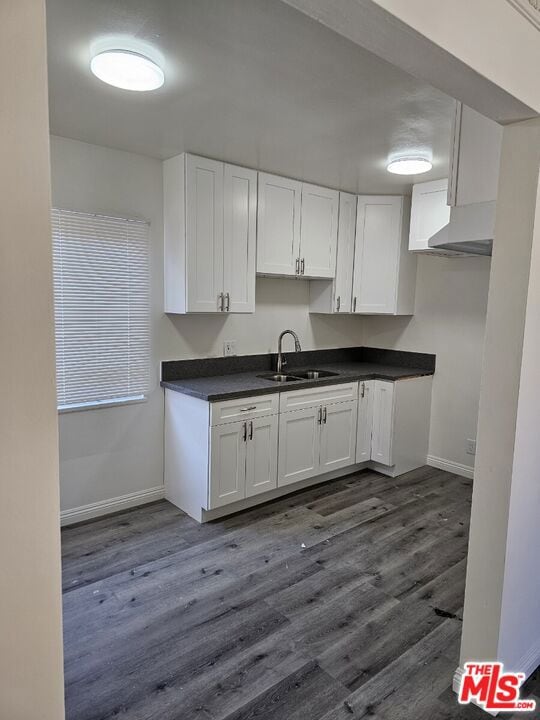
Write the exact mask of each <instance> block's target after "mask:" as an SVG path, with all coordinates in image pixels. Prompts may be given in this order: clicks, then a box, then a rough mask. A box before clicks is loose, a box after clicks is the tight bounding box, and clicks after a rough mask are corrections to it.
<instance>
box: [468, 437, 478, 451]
mask: <svg viewBox="0 0 540 720" xmlns="http://www.w3.org/2000/svg"><path fill="white" fill-rule="evenodd" d="M467 454H468V455H476V440H471V439H470V438H469V439H468V440H467Z"/></svg>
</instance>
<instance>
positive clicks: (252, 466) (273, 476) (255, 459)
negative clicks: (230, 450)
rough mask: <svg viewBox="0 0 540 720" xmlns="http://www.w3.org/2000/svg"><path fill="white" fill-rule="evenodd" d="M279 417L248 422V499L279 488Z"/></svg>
mask: <svg viewBox="0 0 540 720" xmlns="http://www.w3.org/2000/svg"><path fill="white" fill-rule="evenodd" d="M278 423H279V416H278V415H270V417H263V418H254V419H253V420H248V439H247V445H246V451H247V457H246V497H251V496H252V495H258V494H259V493H262V492H267V491H268V490H273V489H274V488H276V487H277V456H278Z"/></svg>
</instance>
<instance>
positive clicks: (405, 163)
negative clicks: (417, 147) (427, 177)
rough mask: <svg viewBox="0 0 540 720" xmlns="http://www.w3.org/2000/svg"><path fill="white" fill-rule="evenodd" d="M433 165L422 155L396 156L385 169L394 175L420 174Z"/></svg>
mask: <svg viewBox="0 0 540 720" xmlns="http://www.w3.org/2000/svg"><path fill="white" fill-rule="evenodd" d="M432 167H433V164H432V163H431V161H430V160H428V159H427V158H423V157H410V156H404V157H398V158H394V159H393V160H392V161H391V162H389V163H388V165H387V166H386V169H387V170H388V172H390V173H394V174H395V175H421V174H422V173H425V172H428V171H429V170H431V168H432Z"/></svg>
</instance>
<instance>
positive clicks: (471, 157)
mask: <svg viewBox="0 0 540 720" xmlns="http://www.w3.org/2000/svg"><path fill="white" fill-rule="evenodd" d="M501 143H502V126H501V125H499V124H498V123H496V122H495V121H494V120H490V119H489V118H487V117H484V115H481V114H480V113H478V112H476V110H473V109H472V108H470V107H467V105H463V104H462V103H460V102H458V103H456V115H455V119H454V126H453V137H452V147H451V159H450V179H449V186H448V205H451V206H462V205H473V204H475V203H484V202H493V201H495V200H496V199H497V187H498V184H499V165H500V161H501Z"/></svg>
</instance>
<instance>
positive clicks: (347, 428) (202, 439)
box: [165, 376, 432, 522]
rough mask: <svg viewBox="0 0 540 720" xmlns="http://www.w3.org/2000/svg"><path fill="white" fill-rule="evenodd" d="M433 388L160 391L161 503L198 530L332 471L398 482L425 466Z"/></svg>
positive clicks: (405, 384)
mask: <svg viewBox="0 0 540 720" xmlns="http://www.w3.org/2000/svg"><path fill="white" fill-rule="evenodd" d="M431 382H432V378H431V377H429V376H424V377H416V378H404V379H401V380H396V381H394V382H391V381H387V380H369V381H366V382H356V381H354V382H348V383H337V384H334V385H323V384H321V385H318V386H314V387H309V388H305V389H303V390H285V389H284V391H283V392H281V393H273V394H269V395H262V396H254V397H249V398H240V399H235V400H225V401H222V402H215V403H208V402H206V401H203V400H198V399H196V398H193V397H190V396H188V395H183V394H181V393H177V392H175V391H173V390H166V392H165V496H166V498H167V499H168V500H169V501H170V502H172V503H174V504H175V505H176V506H177V507H179V508H181V509H182V510H184V511H185V512H187V513H188V514H189V515H191V517H193V518H195V519H196V520H198V521H199V522H202V521H204V520H207V519H212V518H214V517H218V516H220V515H222V514H226V511H225V512H224V511H223V510H221V509H222V508H224V507H225V506H227V505H233V504H234V503H238V502H239V501H242V500H244V501H247V500H248V499H249V498H252V497H253V496H257V495H259V494H261V495H262V496H263V495H264V493H268V492H269V491H272V490H276V489H278V488H281V487H286V486H288V485H293V484H295V483H298V482H300V481H302V480H307V479H308V478H315V477H317V476H321V475H327V474H328V473H331V472H333V471H339V470H343V473H346V472H348V471H351V472H352V471H353V470H354V469H359V468H360V467H370V468H372V469H374V470H377V471H378V472H381V473H384V474H386V475H391V476H392V477H395V476H396V475H401V474H402V473H405V472H408V471H409V470H413V469H415V468H418V467H421V466H422V465H424V464H425V462H426V459H427V452H428V440H429V419H430V409H431ZM343 473H342V474H343ZM339 474H340V473H339V472H338V473H336V477H337V476H338V475H339ZM262 500H264V497H261V501H262ZM248 504H250V503H247V502H246V503H245V504H244V505H243V506H242V505H240V506H237V507H236V509H240V507H245V506H246V505H248ZM251 504H254V503H253V502H252V503H251ZM215 510H219V512H218V513H213V512H212V511H215Z"/></svg>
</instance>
